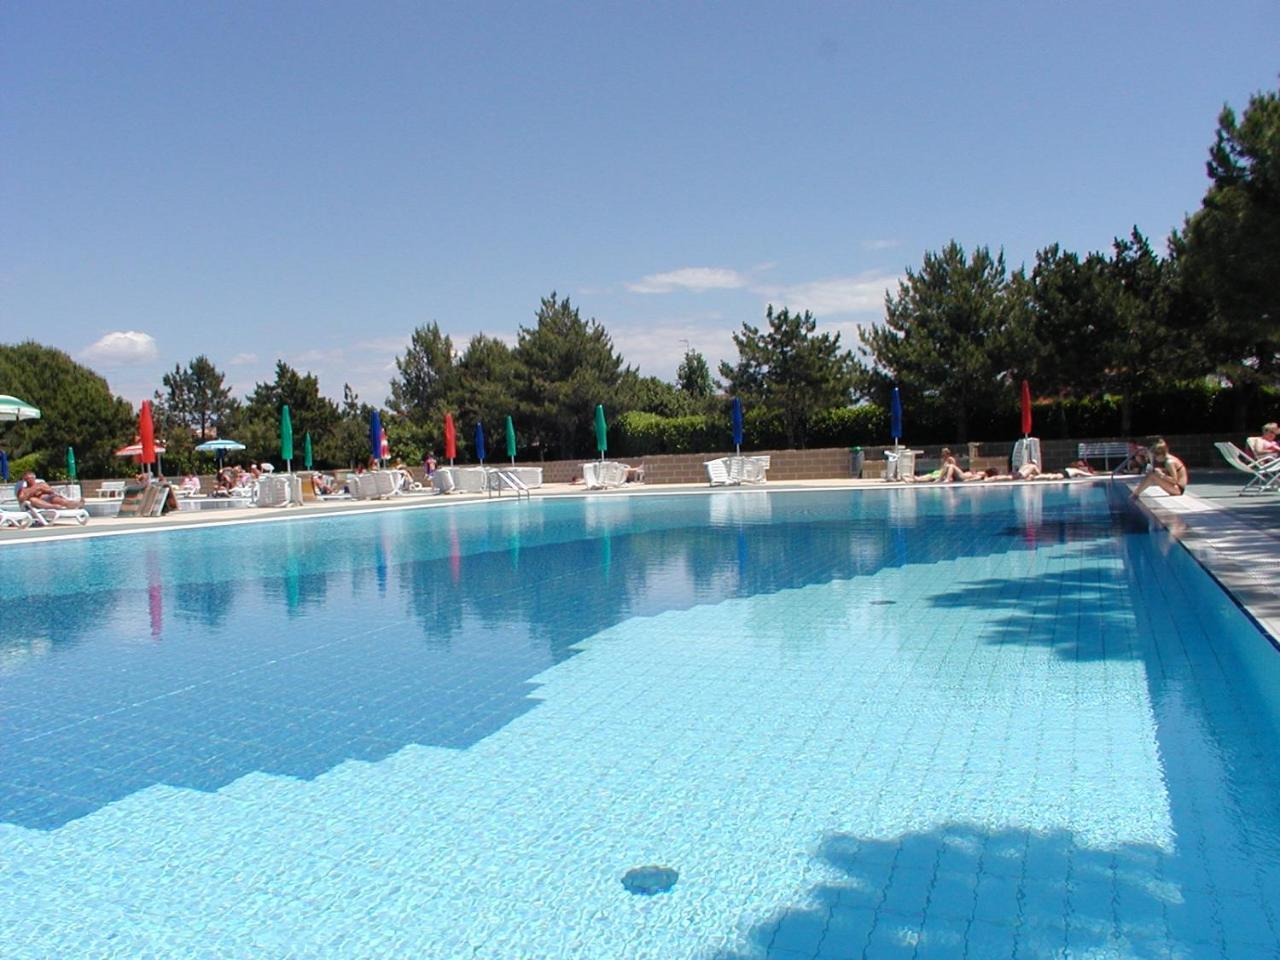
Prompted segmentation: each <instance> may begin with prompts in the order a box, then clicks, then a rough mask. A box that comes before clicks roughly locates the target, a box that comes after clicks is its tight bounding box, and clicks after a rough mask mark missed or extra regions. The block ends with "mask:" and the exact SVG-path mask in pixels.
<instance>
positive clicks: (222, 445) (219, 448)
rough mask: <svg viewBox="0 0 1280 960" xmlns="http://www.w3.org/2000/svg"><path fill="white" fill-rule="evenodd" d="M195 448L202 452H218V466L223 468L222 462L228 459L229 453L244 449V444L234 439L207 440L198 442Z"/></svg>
mask: <svg viewBox="0 0 1280 960" xmlns="http://www.w3.org/2000/svg"><path fill="white" fill-rule="evenodd" d="M195 449H196V450H197V451H199V452H200V453H212V454H216V455H217V457H218V467H219V469H221V467H222V462H223V460H225V459H226V456H227V454H228V453H231V452H235V451H236V450H243V449H244V444H243V443H237V442H236V441H234V440H206V441H205V442H204V443H201V444H197V445H196V447H195Z"/></svg>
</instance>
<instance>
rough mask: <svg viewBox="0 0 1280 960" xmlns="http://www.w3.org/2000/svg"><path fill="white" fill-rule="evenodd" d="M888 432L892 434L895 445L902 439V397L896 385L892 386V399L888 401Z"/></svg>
mask: <svg viewBox="0 0 1280 960" xmlns="http://www.w3.org/2000/svg"><path fill="white" fill-rule="evenodd" d="M889 433H890V434H892V435H893V445H894V446H895V447H896V446H897V445H898V441H899V440H900V439H902V397H901V395H899V393H898V388H897V387H894V388H893V399H892V400H890V401H889Z"/></svg>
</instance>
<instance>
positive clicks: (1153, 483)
mask: <svg viewBox="0 0 1280 960" xmlns="http://www.w3.org/2000/svg"><path fill="white" fill-rule="evenodd" d="M1187 480H1188V475H1187V465H1186V464H1185V463H1183V462H1182V461H1181V460H1179V459H1178V458H1177V457H1175V456H1174V455H1173V454H1172V453H1170V452H1169V444H1167V443H1166V442H1165V441H1164V440H1163V439H1161V440H1157V441H1156V442H1155V443H1153V444H1152V445H1151V472H1150V473H1148V474H1147V475H1146V476H1145V477H1143V478H1142V482H1141V483H1139V484H1138V485H1137V487H1135V488H1134V491H1133V496H1134V497H1135V498H1137V497H1140V496H1142V492H1143V491H1144V490H1146V489H1147V488H1148V487H1159V488H1160V489H1161V490H1163V491H1164V492H1165V493H1167V494H1168V495H1169V496H1171V497H1180V496H1182V494H1183V493H1185V492H1186V489H1187Z"/></svg>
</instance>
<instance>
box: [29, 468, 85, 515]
mask: <svg viewBox="0 0 1280 960" xmlns="http://www.w3.org/2000/svg"><path fill="white" fill-rule="evenodd" d="M14 492H15V493H16V494H17V495H18V502H19V503H20V504H22V505H23V506H24V507H34V508H35V509H37V510H79V509H80V508H81V507H83V506H84V501H83V500H68V499H67V498H66V497H64V496H62V495H61V494H59V493H57V492H55V491H54V489H53V487H51V486H49V485H48V484H47V483H45V482H44V481H43V480H39V479H37V478H36V475H35V473H34V472H33V471H31V470H28V471H27V472H26V473H24V474H23V475H22V479H21V480H20V481H18V485H17V486H16V487H15V488H14Z"/></svg>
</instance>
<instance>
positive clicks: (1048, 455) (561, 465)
mask: <svg viewBox="0 0 1280 960" xmlns="http://www.w3.org/2000/svg"><path fill="white" fill-rule="evenodd" d="M1112 439H1114V440H1123V438H1112V437H1097V438H1090V441H1089V442H1091V443H1092V442H1098V441H1106V440H1112ZM1139 439H1141V440H1150V438H1146V437H1143V438H1139ZM1221 439H1222V437H1219V436H1215V435H1213V434H1182V435H1177V434H1175V435H1170V436H1169V437H1168V441H1169V447H1170V449H1172V450H1173V452H1174V453H1175V454H1177V455H1178V456H1179V457H1181V458H1182V459H1183V460H1184V461H1185V462H1186V464H1187V466H1189V467H1191V468H1193V469H1194V468H1204V467H1224V468H1225V466H1226V464H1225V463H1224V461H1223V460H1222V457H1221V456H1220V455H1219V454H1218V451H1217V450H1216V449H1214V446H1213V444H1214V442H1215V441H1217V440H1221ZM1079 442H1080V441H1078V440H1044V439H1042V440H1041V441H1040V447H1041V450H1042V451H1043V453H1044V460H1045V462H1044V466H1045V469H1047V470H1060V469H1061V468H1062V467H1063V466H1065V465H1066V464H1068V463H1070V462H1071V461H1072V460H1075V459H1076V452H1077V444H1078V443H1079ZM1235 442H1236V445H1237V446H1241V447H1243V446H1244V438H1243V437H1237V438H1235ZM1012 447H1013V444H1012V443H1010V442H1007V441H1004V442H1000V443H970V444H953V445H952V450H953V451H954V452H955V454H956V456H957V457H958V458H959V460H960V463H961V465H962V466H965V467H970V468H976V469H982V470H985V469H987V468H990V467H996V468H998V469H1005V468H1007V466H1008V460H1009V453H1010V451H1011V450H1012ZM886 449H891V447H884V446H878V447H865V448H864V449H863V454H864V457H865V465H864V467H863V471H862V476H863V477H864V478H865V479H878V478H880V477H882V476H884V451H885V450H886ZM912 449H915V450H922V451H924V452H923V453H922V454H920V455H919V456H918V457H917V458H916V472H917V473H926V472H928V471H929V470H932V469H935V468H936V467H937V465H938V459H939V455H940V453H941V451H942V446H941V445H938V444H930V445H925V446H916V447H913V448H912ZM743 454H744V456H760V455H768V457H769V459H770V466H769V479H770V480H781V481H787V480H840V479H845V480H847V479H849V478H851V477H852V476H853V458H852V455H851V453H850V451H849V449H848V448H847V447H825V448H822V449H817V450H751V451H743ZM732 455H733V451H726V452H724V453H682V454H663V455H655V456H649V457H628V458H627V459H626V462H627V463H629V464H630V465H632V466H643V467H644V471H645V481H646V482H647V483H654V484H661V483H705V482H706V480H707V471H706V468H705V467H704V466H703V464H704V463H706V462H707V461H708V460H714V459H715V458H716V457H727V456H732ZM583 462H584V461H583V460H547V461H545V462H541V463H540V462H538V461H536V460H535V461H519V460H518V461H516V466H519V467H541V468H542V479H543V482H544V483H572V482H573V481H574V480H579V481H580V480H581V479H582V464H583ZM464 466H465V464H464ZM491 466H502V464H501V463H493V464H491ZM1094 466H1096V467H1097V468H1098V469H1101V468H1102V463H1101V462H1100V461H1095V462H1094ZM1112 466H1115V464H1114V463H1112ZM328 472H330V473H338V474H339V475H341V474H343V473H345V472H346V471H341V470H339V471H328ZM410 472H411V473H412V474H413V475H414V477H415V478H417V479H418V480H422V479H423V476H422V469H421V467H412V468H410ZM173 479H175V480H176V479H178V478H176V477H175V478H173ZM101 482H102V481H100V480H82V481H81V487H82V489H83V491H84V495H85V496H86V497H93V496H97V493H98V487H99V485H100V484H101ZM200 486H201V489H202V490H203V491H204V492H205V493H209V492H211V491H212V490H213V477H212V475H204V476H201V478H200Z"/></svg>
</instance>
